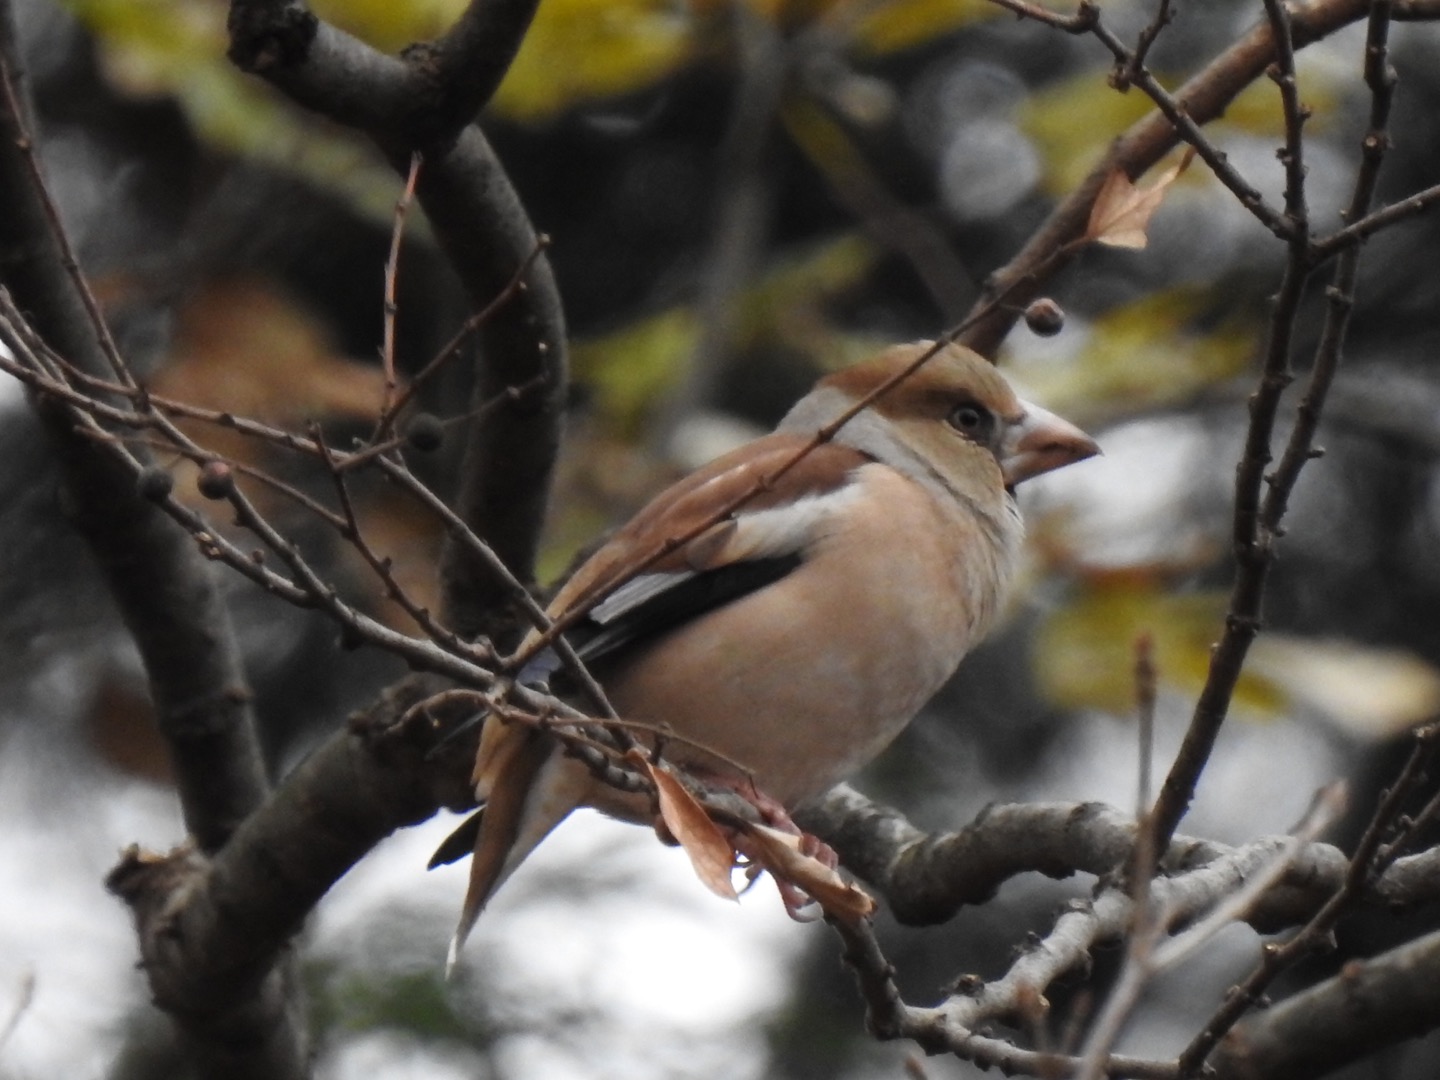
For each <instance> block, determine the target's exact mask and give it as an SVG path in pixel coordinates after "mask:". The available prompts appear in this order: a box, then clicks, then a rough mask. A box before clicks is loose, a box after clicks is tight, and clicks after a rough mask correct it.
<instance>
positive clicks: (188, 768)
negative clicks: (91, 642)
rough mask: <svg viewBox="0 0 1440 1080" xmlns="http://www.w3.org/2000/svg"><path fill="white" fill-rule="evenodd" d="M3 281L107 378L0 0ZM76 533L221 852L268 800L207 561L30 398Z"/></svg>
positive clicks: (188, 791)
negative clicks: (44, 185)
mask: <svg viewBox="0 0 1440 1080" xmlns="http://www.w3.org/2000/svg"><path fill="white" fill-rule="evenodd" d="M0 59H3V67H4V69H6V70H7V71H8V72H9V79H10V80H11V81H10V84H9V85H8V86H7V87H6V88H5V89H6V92H5V94H4V96H3V99H0V205H3V206H4V207H5V211H4V213H0V282H3V283H4V284H5V286H6V287H7V288H8V289H9V290H10V291H11V293H12V294H13V296H14V297H15V300H16V302H17V303H18V304H19V305H20V307H22V308H23V309H24V310H25V311H27V312H28V313H29V316H30V319H31V321H32V323H33V325H34V327H35V328H36V330H37V331H38V332H39V333H40V334H41V336H42V337H44V339H45V340H46V341H47V342H48V343H49V345H50V346H51V348H53V349H54V350H55V351H56V352H57V353H59V354H60V355H61V356H63V357H65V358H66V359H67V360H68V361H69V362H70V363H71V364H73V365H75V366H77V367H79V368H81V369H83V370H85V371H88V372H90V373H92V374H95V375H102V374H109V373H110V372H111V371H112V368H113V365H114V364H115V363H118V362H119V361H118V357H116V356H114V355H110V356H107V354H106V347H105V346H106V345H107V344H108V335H105V332H104V330H103V327H102V326H100V325H97V323H96V321H95V320H94V319H93V318H92V317H91V311H90V310H89V308H88V307H87V303H86V297H85V296H84V294H83V291H82V290H83V289H84V284H83V281H82V279H81V278H80V277H79V271H78V268H77V267H76V266H75V262H74V257H73V255H72V254H71V253H70V251H69V250H68V247H67V246H66V243H65V240H64V236H63V233H62V232H60V226H59V221H58V219H56V218H55V216H54V213H53V207H51V206H49V205H48V202H47V197H46V196H45V194H44V192H43V191H42V190H41V188H40V187H39V174H38V166H37V165H36V162H35V158H34V146H33V138H34V136H33V132H34V126H33V123H31V122H30V121H29V119H28V118H27V116H26V115H25V114H26V112H27V106H26V105H25V95H24V82H23V79H22V78H21V75H22V72H23V69H22V67H21V65H20V57H19V55H18V51H17V47H16V38H15V25H14V18H13V12H12V9H11V6H10V3H9V0H0ZM35 407H36V410H37V411H38V412H39V414H40V416H41V419H42V420H43V421H44V423H45V427H46V430H47V432H48V433H49V435H50V437H51V440H52V443H53V445H54V447H55V452H56V456H57V459H58V460H59V463H60V466H61V470H62V474H63V476H64V479H65V486H66V491H67V503H68V506H69V509H70V519H71V521H72V522H73V524H74V525H75V527H76V529H77V530H78V531H79V532H80V533H81V535H82V536H84V537H85V539H86V541H87V542H88V543H89V545H90V549H91V551H92V552H93V553H94V555H95V558H96V561H97V562H98V563H99V566H100V569H101V571H102V573H103V574H104V576H105V580H106V582H107V584H108V585H109V587H110V591H111V593H112V594H113V595H114V597H115V600H116V603H117V605H118V607H119V609H120V614H121V618H122V619H123V620H124V621H125V625H126V626H127V627H128V629H129V630H130V633H131V634H132V635H133V636H134V638H135V642H136V644H137V646H138V647H139V650H140V655H141V659H142V660H143V662H144V664H145V670H146V673H147V675H148V677H149V680H150V693H151V698H152V700H153V703H154V707H155V712H156V719H157V722H158V724H159V728H160V731H161V734H162V735H163V736H164V737H165V739H166V742H167V745H168V746H169V749H170V755H171V759H172V762H173V764H174V768H175V775H176V781H177V785H178V787H179V790H180V801H181V807H182V809H183V811H184V814H185V824H186V828H187V829H188V830H189V831H190V833H191V835H193V836H194V837H195V839H196V842H197V843H198V844H199V845H200V847H201V849H202V850H205V851H214V850H216V849H218V848H219V847H220V846H221V845H222V844H223V843H224V842H225V840H226V839H227V838H228V837H229V835H230V833H231V832H232V831H233V830H234V828H235V827H236V826H237V825H238V824H239V822H240V821H241V820H242V819H243V818H244V817H245V815H246V814H248V813H249V812H250V811H251V810H253V809H254V808H255V807H256V806H257V805H259V803H260V802H261V800H262V799H263V798H264V795H265V790H266V779H265V773H264V767H263V764H262V761H261V755H260V751H259V747H258V743H257V741H256V738H255V726H254V720H253V717H252V715H251V709H250V704H249V701H250V692H249V689H248V688H247V686H246V681H245V677H244V674H243V671H242V669H241V664H240V656H239V649H238V647H237V645H236V642H235V636H234V631H233V629H232V627H231V624H230V618H229V614H228V612H227V611H226V609H225V605H224V602H223V600H222V598H221V595H220V592H219V589H218V587H217V583H216V580H215V577H214V575H213V573H212V572H211V569H210V567H209V566H208V565H206V563H205V561H204V560H203V559H202V558H200V556H199V554H198V553H197V552H196V550H195V547H194V545H193V543H192V542H191V540H190V538H189V537H188V536H187V535H186V534H185V533H184V532H183V531H182V530H180V529H178V528H176V527H175V526H174V525H173V524H172V523H171V522H170V521H168V520H166V518H165V517H164V515H163V514H161V513H160V512H159V511H157V510H156V509H155V508H154V507H153V506H152V505H151V504H150V503H148V502H146V501H145V500H144V499H142V498H141V497H140V495H139V493H138V492H137V490H136V487H135V483H134V479H133V476H132V475H131V474H130V473H129V471H128V470H126V469H124V468H123V467H121V466H120V465H119V463H118V462H117V461H116V460H115V458H114V457H113V455H112V454H110V453H109V452H108V451H107V450H106V449H104V448H102V447H99V446H97V445H95V444H94V443H93V442H91V441H89V440H87V439H84V438H82V437H81V436H80V435H79V434H77V432H76V430H75V427H74V425H73V423H72V421H71V414H70V412H69V410H68V409H66V408H65V407H63V406H60V405H58V404H56V403H54V402H49V401H45V400H41V399H35Z"/></svg>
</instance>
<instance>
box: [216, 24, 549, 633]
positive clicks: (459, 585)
mask: <svg viewBox="0 0 1440 1080" xmlns="http://www.w3.org/2000/svg"><path fill="white" fill-rule="evenodd" d="M534 7H535V3H534V0H476V2H475V3H472V4H471V5H470V7H469V8H468V9H467V11H466V12H465V14H464V15H463V16H462V18H461V19H460V21H459V22H457V23H456V25H455V26H454V27H453V28H452V29H451V31H450V32H449V33H448V34H446V35H445V36H444V37H443V38H441V39H440V41H439V42H436V43H434V44H433V45H426V46H423V47H418V48H416V49H413V50H411V51H410V52H409V53H407V55H406V58H405V59H396V60H392V59H389V58H386V57H382V56H380V55H379V54H378V53H376V52H375V50H373V49H371V48H370V47H369V46H367V45H365V44H364V43H363V42H360V41H358V40H356V39H354V38H350V37H348V36H346V35H344V34H341V33H340V32H338V31H335V30H333V29H331V28H329V27H327V26H326V25H325V24H324V23H321V22H319V21H318V20H316V19H315V17H314V16H313V15H311V14H310V13H309V12H308V11H306V10H305V9H304V8H303V6H301V5H299V4H296V3H293V2H289V0H234V2H233V3H232V4H231V19H230V27H231V34H232V46H231V55H232V57H233V58H235V60H236V62H237V63H239V64H240V65H241V66H242V67H245V68H246V69H247V70H250V71H253V72H255V73H256V74H258V75H261V76H262V77H264V78H265V79H267V80H269V81H270V82H272V83H273V84H275V85H276V86H277V87H279V88H280V89H282V90H284V91H285V92H286V93H287V94H289V95H290V96H291V97H292V98H294V99H295V100H296V101H297V102H299V103H300V104H302V105H305V106H307V107H309V108H311V109H314V110H316V111H317V112H320V113H322V114H324V115H326V116H329V117H331V118H332V119H335V120H338V121H340V122H342V123H346V124H349V125H351V126H353V127H356V128H358V129H359V130H361V131H363V132H364V133H365V134H367V135H369V136H370V137H371V138H372V139H374V141H375V142H376V143H377V144H378V145H379V146H380V147H381V148H382V149H383V150H385V152H386V153H387V154H388V155H389V156H390V158H391V160H392V162H393V164H394V165H395V167H396V169H397V170H399V171H400V172H402V173H406V172H408V171H409V168H410V163H411V158H412V155H413V154H414V153H420V154H422V155H423V157H424V160H423V163H422V165H421V167H420V175H419V180H418V183H417V186H416V196H417V198H418V200H419V202H420V205H421V206H422V207H423V208H424V210H425V212H426V214H427V216H428V217H429V218H430V222H431V224H432V226H433V227H434V230H435V234H436V236H437V237H438V238H439V241H440V244H441V246H442V247H443V248H444V250H445V253H446V254H447V256H449V258H450V261H451V265H452V266H453V267H454V268H455V270H456V272H457V273H458V274H459V276H460V279H461V281H462V283H463V284H464V287H465V291H466V293H467V294H468V295H469V297H470V300H471V304H472V305H473V307H474V309H475V310H477V311H479V310H482V309H483V308H484V307H485V306H486V305H488V304H489V303H490V302H491V301H492V300H493V299H494V298H495V297H496V296H498V295H500V294H501V293H502V292H504V291H505V290H506V289H507V288H509V287H510V283H511V280H512V278H513V277H514V276H515V274H516V272H517V271H521V284H520V287H519V288H518V289H516V290H515V296H514V298H513V299H512V300H511V301H510V302H509V303H507V304H505V305H503V306H502V307H501V308H500V310H498V311H496V312H494V313H493V314H492V316H491V317H490V318H488V319H486V320H485V321H484V323H483V324H482V325H481V326H480V332H479V336H480V350H479V352H480V358H481V362H480V364H479V365H478V367H477V371H476V378H475V389H474V396H473V399H472V407H478V406H479V405H481V404H483V403H485V402H489V401H491V400H493V399H495V398H497V397H498V396H499V395H500V394H502V393H503V392H505V391H506V390H508V389H510V388H514V387H520V386H530V385H533V384H535V383H537V381H538V382H539V384H540V386H541V389H540V391H539V392H536V393H533V394H527V395H525V396H524V398H523V399H520V400H512V401H508V402H507V403H505V404H504V405H503V406H502V407H501V408H499V409H498V410H494V411H492V412H491V414H490V415H489V416H487V417H486V422H485V423H484V424H479V423H472V424H470V425H469V427H468V432H467V440H466V452H465V460H464V465H463V467H462V474H461V475H462V478H461V481H460V490H459V493H458V495H457V497H456V499H455V504H456V506H457V508H458V510H459V511H460V514H461V516H462V518H463V519H464V520H465V522H466V523H467V524H468V525H469V526H470V527H471V528H472V529H473V530H474V531H475V532H476V533H477V534H478V535H479V536H480V537H481V538H483V539H484V540H485V541H486V542H487V543H488V544H490V546H491V547H492V548H493V549H494V550H495V551H497V552H499V553H500V555H501V557H502V558H503V559H504V560H505V562H506V565H507V566H509V567H510V569H511V571H512V572H513V573H514V574H515V575H516V576H517V577H519V578H520V579H521V580H522V581H524V582H527V583H529V582H530V581H531V580H532V578H533V563H534V556H535V546H536V544H537V542H538V537H539V531H540V527H541V524H542V523H543V519H544V514H545V507H546V502H547V499H548V495H549V486H550V485H549V481H550V471H551V469H552V467H553V464H554V458H555V454H556V451H557V449H558V446H559V440H560V431H561V425H562V420H563V407H564V395H565V386H566V340H565V323H564V316H563V313H562V310H561V306H560V300H559V294H558V292H557V290H556V287H555V281H554V276H553V274H552V272H551V269H550V265H549V261H548V260H547V259H546V258H545V257H544V255H543V253H542V254H539V255H537V254H536V252H537V250H538V249H539V248H540V246H541V240H540V238H539V236H538V235H537V234H536V232H535V230H534V228H533V226H532V225H531V224H530V220H529V218H528V217H527V215H526V214H525V211H524V208H523V207H522V206H521V204H520V200H519V198H518V196H517V195H516V194H515V191H514V189H513V187H512V186H511V185H510V181H509V179H508V178H507V177H506V175H505V171H504V169H503V168H502V166H501V165H500V163H499V161H498V160H497V159H496V157H495V154H494V152H493V151H492V150H491V148H490V145H489V143H488V142H487V141H486V140H485V137H484V136H483V135H482V134H481V133H480V131H479V130H478V129H477V128H475V127H466V125H467V124H469V122H470V120H471V119H473V117H474V114H475V112H476V111H477V110H478V109H479V108H480V107H482V106H483V105H484V104H485V101H486V100H488V97H489V95H490V93H493V91H494V88H495V87H496V86H498V85H499V81H500V78H501V76H503V74H504V70H505V67H506V66H507V65H508V64H509V62H510V60H511V59H512V58H513V56H514V54H515V52H516V50H518V48H519V45H520V41H521V40H522V38H523V36H524V32H525V30H526V28H527V27H528V26H529V22H530V17H531V15H533V13H534ZM370 78H373V79H374V80H376V82H377V90H376V95H375V97H374V99H371V98H369V97H368V95H367V93H366V89H365V86H366V83H365V80H366V79H370ZM444 586H445V589H444V592H445V614H446V617H447V620H448V621H449V623H450V625H451V626H452V627H453V628H454V629H455V630H457V631H458V632H460V633H461V634H465V635H467V636H474V635H479V634H486V635H488V636H490V637H492V638H496V639H497V640H502V641H506V640H508V641H512V642H513V640H514V639H515V638H516V637H517V636H518V634H519V633H520V632H521V631H522V630H523V629H524V628H526V627H528V626H529V623H528V621H526V620H525V619H524V617H523V615H522V613H521V611H520V610H519V608H518V606H517V605H516V604H515V603H514V600H513V597H512V596H511V595H510V593H509V590H508V589H507V588H506V587H505V586H504V585H503V583H500V582H497V581H495V580H494V576H493V575H492V574H491V573H490V572H489V571H488V570H487V569H486V568H485V567H484V566H483V565H480V564H478V563H477V562H475V561H474V560H473V559H472V558H470V556H469V554H468V553H467V552H466V551H465V550H464V549H462V548H460V547H458V546H456V545H454V544H451V545H450V546H449V547H448V548H447V552H446V558H445V568H444Z"/></svg>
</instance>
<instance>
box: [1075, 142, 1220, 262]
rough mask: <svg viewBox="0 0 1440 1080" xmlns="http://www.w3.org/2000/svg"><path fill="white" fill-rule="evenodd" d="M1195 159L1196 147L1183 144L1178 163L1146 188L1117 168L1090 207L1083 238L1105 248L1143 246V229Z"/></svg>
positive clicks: (1144, 240) (1145, 240) (1145, 241)
mask: <svg viewBox="0 0 1440 1080" xmlns="http://www.w3.org/2000/svg"><path fill="white" fill-rule="evenodd" d="M1194 159H1195V148H1194V147H1186V149H1185V153H1184V154H1183V155H1182V156H1181V158H1180V162H1179V164H1177V165H1174V166H1172V167H1171V168H1169V169H1166V170H1165V171H1164V172H1163V173H1161V174H1160V175H1159V176H1158V177H1157V178H1156V179H1155V180H1154V181H1153V182H1152V183H1151V184H1150V185H1149V186H1148V187H1144V188H1141V187H1137V186H1136V185H1135V184H1134V183H1133V182H1132V181H1131V180H1130V178H1129V177H1128V176H1126V175H1125V173H1124V172H1122V171H1121V170H1119V169H1116V170H1115V171H1114V172H1112V173H1111V174H1110V175H1109V176H1107V177H1106V178H1105V183H1104V184H1102V185H1101V187H1100V194H1099V195H1097V196H1096V197H1095V205H1093V206H1092V207H1091V208H1090V222H1089V224H1088V225H1087V226H1086V228H1085V239H1087V240H1091V241H1093V242H1095V243H1097V244H1105V245H1106V246H1108V247H1119V248H1137V249H1138V248H1143V247H1144V246H1145V244H1146V243H1147V242H1148V241H1147V239H1146V236H1145V230H1146V229H1147V228H1149V226H1150V219H1151V218H1152V217H1154V216H1155V211H1156V210H1159V209H1160V203H1161V202H1162V201H1163V200H1164V198H1165V192H1166V191H1168V190H1169V189H1170V185H1171V184H1173V183H1175V181H1176V180H1177V179H1178V178H1179V176H1180V174H1181V173H1183V172H1184V171H1185V170H1186V169H1188V168H1189V167H1190V162H1191V161H1193V160H1194Z"/></svg>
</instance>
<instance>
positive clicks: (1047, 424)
mask: <svg viewBox="0 0 1440 1080" xmlns="http://www.w3.org/2000/svg"><path fill="white" fill-rule="evenodd" d="M1024 404H1025V416H1024V419H1022V420H1020V422H1019V423H1016V424H1012V425H1011V426H1010V430H1009V431H1008V432H1007V433H1006V435H1005V439H1004V442H1002V443H1001V445H1000V469H1001V471H1002V472H1003V473H1004V474H1005V486H1006V487H1014V486H1015V485H1016V484H1018V483H1020V481H1022V480H1029V479H1030V478H1031V477H1032V476H1039V475H1040V474H1041V473H1047V472H1049V471H1050V470H1051V469H1058V468H1060V467H1061V466H1062V465H1069V464H1071V463H1073V462H1076V461H1084V460H1085V459H1086V458H1088V457H1094V456H1095V455H1096V454H1098V453H1100V446H1099V444H1097V443H1096V442H1095V440H1094V439H1092V438H1090V436H1089V435H1086V434H1085V432H1083V431H1081V430H1080V429H1079V428H1078V427H1076V426H1075V425H1074V424H1072V423H1070V421H1068V420H1062V419H1060V417H1058V416H1056V415H1055V414H1054V413H1052V412H1047V411H1046V410H1044V409H1042V408H1040V407H1039V406H1038V405H1031V404H1028V403H1024Z"/></svg>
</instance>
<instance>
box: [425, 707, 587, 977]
mask: <svg viewBox="0 0 1440 1080" xmlns="http://www.w3.org/2000/svg"><path fill="white" fill-rule="evenodd" d="M505 735H506V737H504V738H501V739H498V740H496V741H495V744H493V745H492V746H491V747H490V748H489V750H490V751H491V752H490V753H489V754H486V753H485V752H484V751H485V749H486V748H484V747H482V760H483V762H484V764H483V775H482V776H480V777H479V778H478V779H479V783H478V788H479V794H480V795H481V796H482V797H483V798H484V799H485V809H484V811H483V813H481V814H480V815H478V817H479V828H478V831H477V832H476V834H475V850H474V855H473V857H472V858H471V861H470V885H469V888H468V889H467V890H466V892H465V904H464V906H463V907H462V908H461V911H460V924H459V926H457V927H456V928H455V936H454V937H453V938H451V940H450V951H449V954H448V956H447V957H446V960H445V971H446V974H447V976H448V975H449V973H450V972H451V971H452V970H453V969H454V966H455V962H456V960H457V959H458V957H459V955H460V948H461V946H463V945H464V944H465V939H466V938H468V937H469V936H470V931H471V930H473V929H474V927H475V921H476V920H477V919H478V918H479V917H480V913H481V912H482V911H483V910H484V909H485V904H486V903H487V902H488V901H489V899H490V897H491V896H493V895H494V894H495V890H496V889H498V888H499V887H500V886H501V885H502V884H503V883H504V881H505V879H506V878H508V877H509V876H510V875H511V873H513V872H514V870H515V868H516V867H517V866H519V865H520V863H521V862H523V861H524V859H525V857H526V856H527V855H529V854H530V852H532V851H534V850H535V847H536V845H538V844H539V843H540V841H541V840H543V839H545V837H546V836H547V835H549V833H550V830H552V829H553V828H555V826H556V825H558V824H560V822H561V821H563V820H564V819H565V818H566V816H567V815H569V813H570V811H571V810H573V809H574V808H575V806H576V793H575V791H574V790H573V781H572V782H570V783H567V782H566V781H567V776H568V774H569V773H571V772H572V771H573V770H574V769H575V768H577V766H576V764H575V763H574V762H570V761H566V760H565V759H564V758H563V756H562V755H561V754H559V753H558V751H557V749H556V747H555V744H554V742H553V741H552V740H551V739H549V738H547V737H546V736H544V735H543V734H541V733H540V732H538V731H534V730H530V729H524V728H519V727H511V728H508V729H507V730H506V732H505ZM567 766H568V768H567ZM477 771H479V770H478V769H477ZM473 820H474V819H473V818H472V819H470V820H469V821H466V822H465V824H464V825H462V826H461V830H465V831H468V829H469V827H470V825H471V821H473ZM458 831H459V830H457V832H458ZM452 839H453V837H452ZM450 846H451V841H450V840H447V841H446V842H445V844H443V845H441V850H442V851H444V850H446V849H447V848H449V847H450ZM436 854H437V856H438V855H439V852H437V853H436Z"/></svg>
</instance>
